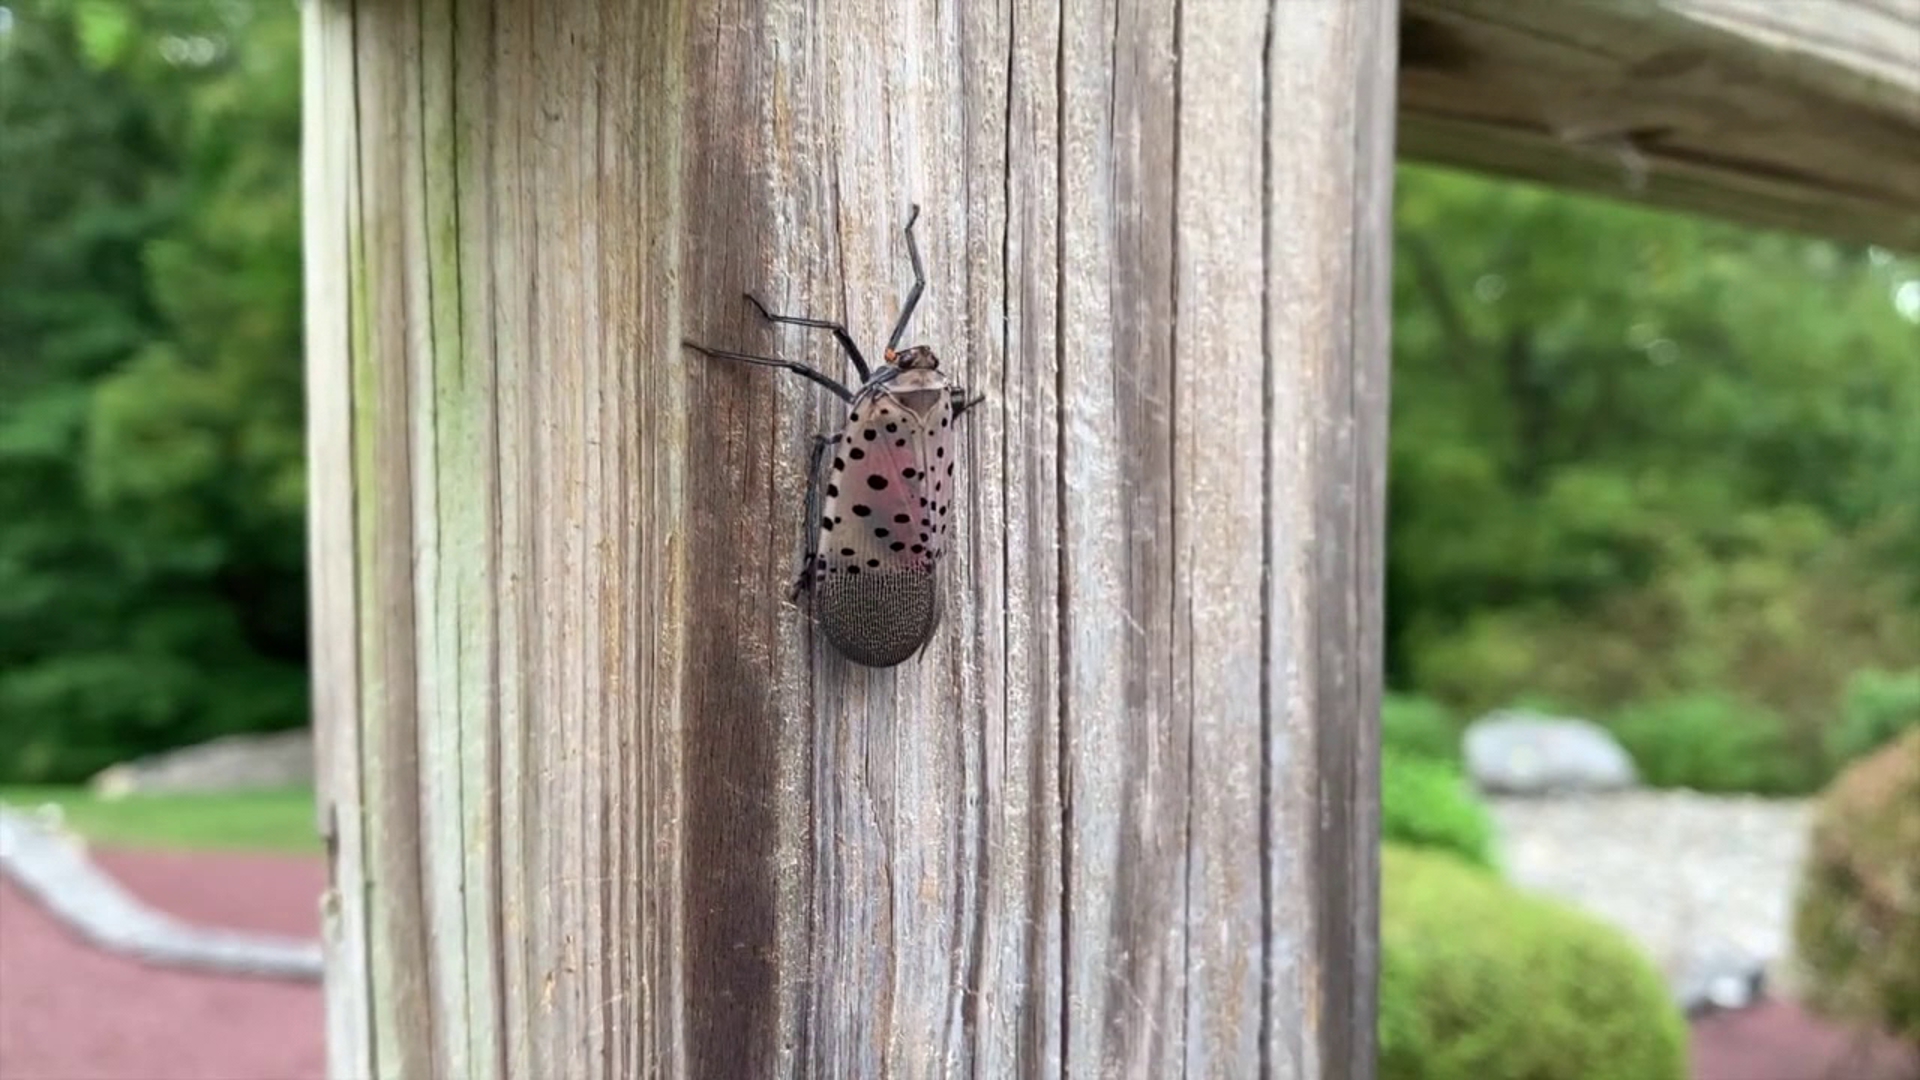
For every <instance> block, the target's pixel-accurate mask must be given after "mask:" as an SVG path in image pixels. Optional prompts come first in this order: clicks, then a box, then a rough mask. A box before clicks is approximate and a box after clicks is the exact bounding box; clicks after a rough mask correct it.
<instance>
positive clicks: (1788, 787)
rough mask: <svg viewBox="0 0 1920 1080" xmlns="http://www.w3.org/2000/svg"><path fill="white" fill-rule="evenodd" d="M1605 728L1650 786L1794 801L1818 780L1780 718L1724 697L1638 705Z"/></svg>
mask: <svg viewBox="0 0 1920 1080" xmlns="http://www.w3.org/2000/svg"><path fill="white" fill-rule="evenodd" d="M1607 727H1608V728H1609V729H1610V730H1611V731H1612V732H1613V734H1614V737H1615V738H1617V739H1619V740H1620V745H1621V746H1623V747H1625V748H1626V751H1627V753H1628V754H1630V755H1632V756H1633V763H1634V766H1635V768H1637V769H1638V770H1639V771H1640V778H1641V779H1642V780H1643V781H1645V782H1646V783H1647V784H1648V785H1649V786H1651V787H1659V788H1691V789H1693V790H1694V791H1707V792H1743V793H1751V794H1757V795H1798V794H1805V793H1807V792H1809V791H1812V790H1814V789H1815V788H1816V787H1818V786H1819V784H1820V781H1821V779H1822V777H1821V775H1820V763H1819V762H1818V761H1816V760H1813V759H1812V758H1813V756H1817V755H1813V756H1810V755H1807V754H1805V753H1803V752H1801V751H1799V750H1797V749H1795V748H1794V747H1793V746H1792V745H1791V744H1790V743H1789V741H1788V739H1787V733H1786V725H1785V722H1784V721H1783V720H1782V719H1781V718H1780V716H1779V715H1777V714H1775V713H1773V712H1770V711H1768V710H1766V709H1764V708H1761V707H1759V706H1756V705H1752V704H1749V703H1747V702H1744V701H1739V700H1736V699H1735V698H1733V697H1731V696H1728V695H1725V694H1719V693H1694V694H1686V695H1682V696H1680V697H1673V698H1662V699H1657V700H1653V701H1646V702H1641V703H1639V704H1636V705H1632V706H1629V707H1627V708H1625V709H1622V710H1620V711H1619V712H1618V713H1617V714H1615V715H1614V717H1613V718H1612V720H1611V722H1609V723H1608V725H1607Z"/></svg>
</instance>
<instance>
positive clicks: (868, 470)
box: [685, 206, 982, 667]
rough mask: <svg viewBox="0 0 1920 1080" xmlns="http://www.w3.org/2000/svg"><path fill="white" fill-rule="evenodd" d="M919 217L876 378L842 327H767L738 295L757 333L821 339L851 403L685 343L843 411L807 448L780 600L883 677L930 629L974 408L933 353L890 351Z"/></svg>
mask: <svg viewBox="0 0 1920 1080" xmlns="http://www.w3.org/2000/svg"><path fill="white" fill-rule="evenodd" d="M919 217H920V208H919V207H918V206H913V207H911V209H910V211H909V213H908V215H907V225H906V234H907V255H908V257H909V258H911V259H912V261H913V288H912V289H911V290H909V291H908V293H907V300H906V303H905V304H904V305H903V306H902V307H901V309H900V317H899V319H898V320H896V321H895V322H894V325H893V336H892V337H889V338H888V339H887V350H886V353H885V359H886V362H885V363H884V364H882V365H880V367H879V369H878V370H869V369H868V367H867V361H866V358H865V357H863V356H862V355H861V354H860V348H859V346H857V345H855V344H854V343H853V338H852V336H851V335H849V334H848V333H847V328H846V326H845V325H843V324H841V323H836V322H829V321H827V320H825V319H805V318H799V317H797V316H791V315H775V314H773V313H772V312H771V311H768V310H767V306H766V305H765V304H762V303H761V302H760V301H759V300H758V299H757V298H755V297H754V295H753V294H752V293H748V294H747V300H748V302H749V303H751V304H752V305H753V306H754V307H755V308H756V309H758V310H759V312H760V314H761V316H762V317H763V318H765V319H766V320H767V321H768V322H772V323H784V324H787V325H789V326H806V327H812V328H815V329H819V330H830V331H832V332H833V336H834V339H835V340H837V341H838V342H839V343H840V347H841V348H842V349H844V350H845V351H846V354H847V357H848V359H849V360H851V361H852V362H853V370H854V371H855V373H857V374H858V375H859V376H860V389H859V390H858V391H849V390H848V389H847V387H846V386H845V385H844V384H842V383H841V382H839V381H838V380H836V379H834V378H832V377H831V376H828V375H825V374H822V373H821V372H819V371H817V370H815V369H814V368H810V367H808V366H806V365H805V364H800V363H795V362H794V361H791V360H781V359H778V358H776V357H771V356H753V355H750V354H747V353H737V352H726V351H723V350H720V349H709V348H707V347H706V346H704V345H698V344H695V343H694V342H691V341H688V342H685V344H686V346H687V347H688V348H690V349H693V350H695V351H697V352H700V353H704V354H705V355H707V356H710V357H716V358H718V359H722V360H741V361H745V362H746V363H749V364H760V365H762V366H764V367H777V368H784V369H786V370H787V371H791V372H793V373H794V374H796V375H800V376H803V377H804V378H807V379H811V380H813V381H814V382H816V383H819V384H820V385H821V386H824V387H826V388H827V389H829V390H831V391H833V392H834V393H835V394H838V395H839V396H840V398H841V400H843V401H845V402H846V403H847V417H846V420H845V422H844V423H842V424H841V425H840V430H839V431H838V432H837V433H835V434H832V435H816V436H814V440H813V456H812V459H811V460H810V461H809V463H808V466H807V497H806V518H805V521H806V527H805V529H806V537H807V539H806V543H805V545H804V547H805V555H804V557H803V559H802V560H801V566H800V576H799V579H798V580H797V581H795V582H794V585H793V590H792V592H790V593H789V594H788V599H790V600H792V599H797V598H798V597H799V596H800V594H801V593H802V592H807V593H809V594H810V596H811V599H812V602H813V614H814V617H815V618H816V619H817V620H818V621H819V623H820V626H821V628H822V629H823V630H825V631H826V635H827V640H828V641H830V642H832V643H833V646H834V648H836V649H838V650H840V652H841V653H843V654H845V655H846V657H847V658H848V659H849V660H852V661H854V662H855V663H858V664H865V665H867V666H868V667H892V666H894V665H895V664H898V663H900V662H901V661H903V660H906V659H907V658H908V657H910V656H913V655H915V654H917V653H918V652H920V651H921V650H923V649H925V648H926V645H927V642H928V641H930V640H932V638H933V631H934V628H935V627H937V626H938V625H939V624H940V608H941V601H940V583H939V578H938V572H939V567H940V557H941V556H942V555H943V554H944V553H945V552H946V550H947V538H948V536H949V535H950V534H949V532H948V523H949V520H950V517H951V511H952V509H953V488H954V461H955V455H954V447H953V428H954V425H955V424H957V423H958V422H959V420H960V417H961V416H963V415H964V414H965V413H966V411H967V410H968V409H970V408H972V407H973V406H975V405H977V404H979V403H980V401H981V400H982V399H981V398H980V397H975V398H973V399H971V400H969V399H968V398H967V395H966V391H965V389H963V388H962V387H960V386H957V385H955V384H954V383H952V382H949V381H948V379H947V377H946V376H945V375H944V374H942V373H941V371H940V361H939V359H938V358H937V357H935V356H934V354H933V350H932V349H930V348H928V347H927V346H925V345H915V346H913V347H912V348H909V349H899V348H898V346H899V344H900V338H901V335H903V334H905V333H906V330H907V321H908V320H909V319H911V318H912V317H913V309H914V307H915V306H916V305H918V304H919V303H920V293H921V292H922V291H923V290H924V289H925V288H926V284H927V276H926V271H925V269H924V268H923V267H922V266H921V265H920V247H919V245H918V243H916V242H915V240H914V238H913V223H914V222H915V221H917V220H918V219H919ZM822 486H824V487H825V497H824V498H823V497H822V493H821V488H822Z"/></svg>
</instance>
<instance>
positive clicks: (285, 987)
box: [0, 851, 1920, 1080]
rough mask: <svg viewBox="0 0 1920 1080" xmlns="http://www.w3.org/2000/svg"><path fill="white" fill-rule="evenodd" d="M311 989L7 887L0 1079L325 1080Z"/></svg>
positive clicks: (1755, 1067) (1733, 1049) (294, 869)
mask: <svg viewBox="0 0 1920 1080" xmlns="http://www.w3.org/2000/svg"><path fill="white" fill-rule="evenodd" d="M94 857H95V858H97V859H98V860H99V861H100V863H101V864H102V865H103V866H104V867H105V868H106V869H107V871H108V872H109V873H111V874H113V875H114V876H115V877H116V878H118V879H119V880H120V881H121V883H122V884H124V885H125V886H126V887H127V888H128V889H130V890H132V891H133V892H134V893H135V894H136V895H138V896H140V897H141V898H142V899H144V900H146V901H147V902H148V903H151V904H153V905H154V906H156V907H159V908H161V909H163V910H166V911H169V912H172V913H173V914H175V915H179V916H181V917H183V918H187V919H191V920H193V921H196V922H206V923H211V924H214V925H218V926H228V927H233V928H236V929H246V930H259V931H267V932H272V933H280V934H298V935H302V936H312V935H314V934H316V933H317V932H318V924H319V911H318V907H317V905H318V898H319V895H320V890H321V888H322V887H323V886H324V884H325V880H326V872H325V870H324V868H323V866H322V864H321V862H320V860H319V859H317V858H297V857H283V856H256V855H214V854H205V853H200V854H192V855H183V854H174V853H155V852H131V851H96V852H94ZM321 1022H322V1017H321V999H320V990H319V987H318V986H317V985H316V984H312V983H290V982H281V981H277V980H271V979H251V978H233V977H224V976H214V975H200V974H193V973H190V972H182V971H173V970H165V969H159V968H152V967H147V966H145V965H142V964H138V963H135V962H134V961H132V960H127V959H123V958H121V957H119V956H115V955H112V954H109V953H105V952H101V951H99V950H96V949H94V948H91V947H89V946H87V945H84V944H82V943H81V942H79V941H78V940H76V939H74V938H73V937H72V936H71V935H69V934H68V932H67V930H66V928H65V927H64V926H61V925H60V924H58V923H56V922H54V921H53V920H52V919H51V918H50V917H48V916H47V915H46V914H45V913H44V912H43V911H41V909H40V908H39V906H38V905H36V904H34V903H33V902H32V901H30V900H28V899H27V898H26V897H25V896H23V895H21V894H20V893H19V892H18V891H16V890H15V889H13V887H12V886H10V885H6V884H4V883H0V1080H321V1078H323V1077H324V1076H325V1073H326V1068H325V1064H326V1063H325V1053H324V1049H323V1046H322V1042H321ZM1693 1062H1694V1067H1693V1073H1694V1077H1695V1080H1920V1055H1916V1054H1914V1053H1912V1052H1910V1051H1904V1050H1901V1049H1899V1048H1897V1047H1894V1046H1891V1045H1889V1044H1888V1043H1887V1042H1886V1041H1884V1040H1875V1041H1870V1042H1869V1041H1862V1040H1857V1039H1855V1038H1853V1037H1852V1036H1851V1035H1850V1034H1849V1033H1847V1032H1844V1031H1841V1030H1839V1029H1836V1028H1833V1027H1830V1026H1828V1025H1826V1024H1824V1023H1822V1022H1820V1021H1818V1020H1816V1019H1813V1018H1811V1017H1809V1016H1807V1015H1806V1014H1805V1013H1804V1012H1802V1011H1801V1010H1799V1009H1798V1008H1796V1007H1794V1006H1793V1005H1791V1004H1786V1003H1771V1004H1767V1005H1763V1006H1761V1007H1759V1008H1756V1009H1749V1010H1744V1011H1741V1012H1735V1013H1726V1014H1721V1015H1718V1016H1711V1017H1707V1018H1706V1019H1703V1020H1701V1021H1699V1022H1698V1023H1696V1024H1695V1025H1694V1029H1693Z"/></svg>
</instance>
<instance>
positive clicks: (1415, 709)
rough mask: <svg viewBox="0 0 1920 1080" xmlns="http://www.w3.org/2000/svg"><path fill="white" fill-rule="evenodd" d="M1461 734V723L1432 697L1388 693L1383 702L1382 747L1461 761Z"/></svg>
mask: <svg viewBox="0 0 1920 1080" xmlns="http://www.w3.org/2000/svg"><path fill="white" fill-rule="evenodd" d="M1460 735H1461V726H1460V722H1459V721H1458V720H1457V719H1455V717H1454V715H1453V713H1451V712H1449V711H1448V710H1447V707H1446V706H1444V705H1442V704H1440V703H1439V702H1437V701H1435V700H1433V699H1432V698H1427V697H1419V696H1416V695H1412V694H1387V695H1386V696H1385V698H1384V700H1382V701H1381V703H1380V747H1381V749H1382V750H1395V751H1399V752H1402V753H1407V754H1415V755H1418V756H1420V757H1427V758H1435V759H1438V760H1440V761H1459V760H1460Z"/></svg>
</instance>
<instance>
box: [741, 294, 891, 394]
mask: <svg viewBox="0 0 1920 1080" xmlns="http://www.w3.org/2000/svg"><path fill="white" fill-rule="evenodd" d="M747 303H749V304H752V305H753V306H754V308H755V309H756V310H758V311H759V312H760V317H761V318H763V319H765V320H767V321H768V322H770V323H782V324H785V325H787V326H804V327H808V328H809V329H813V330H831V331H833V337H834V340H836V341H838V342H839V343H840V347H841V348H842V349H845V350H846V353H847V358H848V359H849V360H852V361H853V370H854V372H855V374H857V375H859V376H860V381H861V382H863V383H864V382H866V381H867V380H869V379H871V378H873V370H872V369H871V368H869V367H867V358H866V357H864V356H862V355H860V346H858V345H855V344H854V343H853V335H851V334H849V333H847V326H846V324H845V323H837V322H834V321H832V320H830V319H809V318H806V317H804V316H800V315H775V314H774V313H773V312H771V311H768V310H767V305H765V304H763V303H761V302H760V298H759V297H757V296H755V295H753V294H752V293H748V294H747Z"/></svg>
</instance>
